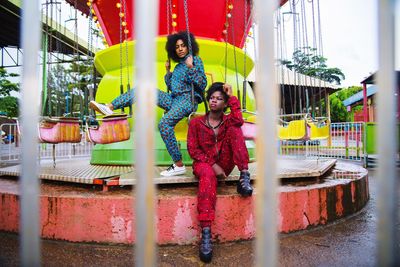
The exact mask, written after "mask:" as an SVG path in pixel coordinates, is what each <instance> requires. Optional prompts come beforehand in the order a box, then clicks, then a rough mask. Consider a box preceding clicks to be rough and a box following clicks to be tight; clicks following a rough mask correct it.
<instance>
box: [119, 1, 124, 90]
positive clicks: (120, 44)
mask: <svg viewBox="0 0 400 267" xmlns="http://www.w3.org/2000/svg"><path fill="white" fill-rule="evenodd" d="M119 4H120V5H121V6H122V0H120V2H119ZM121 6H120V8H119V12H118V16H119V85H120V86H121V94H122V93H123V82H122V76H123V74H122V70H123V66H122V17H121V11H122V9H121Z"/></svg>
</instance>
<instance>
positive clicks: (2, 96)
mask: <svg viewBox="0 0 400 267" xmlns="http://www.w3.org/2000/svg"><path fill="white" fill-rule="evenodd" d="M18 76H19V75H18V74H15V73H8V72H7V70H6V69H4V68H0V111H1V112H5V113H6V114H7V115H8V116H9V117H18V99H17V98H16V97H13V96H10V94H11V92H18V91H19V84H18V83H12V82H11V81H9V80H8V78H10V77H18Z"/></svg>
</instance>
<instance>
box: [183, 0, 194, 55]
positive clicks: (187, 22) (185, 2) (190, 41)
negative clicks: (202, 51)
mask: <svg viewBox="0 0 400 267" xmlns="http://www.w3.org/2000/svg"><path fill="white" fill-rule="evenodd" d="M183 7H184V10H185V23H186V33H187V36H188V46H189V55H192V40H191V39H190V29H189V15H188V13H189V12H188V5H187V0H183Z"/></svg>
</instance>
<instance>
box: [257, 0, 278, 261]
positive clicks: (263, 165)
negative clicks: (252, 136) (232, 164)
mask: <svg viewBox="0 0 400 267" xmlns="http://www.w3.org/2000/svg"><path fill="white" fill-rule="evenodd" d="M255 4H256V7H255V9H254V10H257V11H259V12H258V13H257V14H256V16H257V18H256V19H257V21H258V25H259V34H258V47H259V60H258V65H257V64H256V71H257V77H258V79H259V82H258V83H257V86H256V95H257V110H258V117H257V127H258V129H257V130H258V135H259V136H261V137H262V138H257V146H256V155H257V156H256V157H257V180H256V189H257V194H256V265H257V266H271V267H273V266H276V265H277V256H278V242H277V231H278V227H277V177H276V165H277V164H276V160H277V137H276V118H277V115H278V108H277V107H278V99H279V94H278V92H279V91H278V90H279V88H278V86H277V84H276V81H275V66H274V25H273V18H274V11H275V10H276V8H277V7H278V5H277V1H273V0H272V1H264V0H256V1H255Z"/></svg>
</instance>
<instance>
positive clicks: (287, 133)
mask: <svg viewBox="0 0 400 267" xmlns="http://www.w3.org/2000/svg"><path fill="white" fill-rule="evenodd" d="M281 122H282V123H281V124H279V125H278V137H279V139H280V140H301V139H307V138H308V135H307V124H306V120H305V119H301V120H292V121H289V122H285V121H281Z"/></svg>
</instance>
